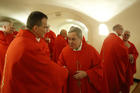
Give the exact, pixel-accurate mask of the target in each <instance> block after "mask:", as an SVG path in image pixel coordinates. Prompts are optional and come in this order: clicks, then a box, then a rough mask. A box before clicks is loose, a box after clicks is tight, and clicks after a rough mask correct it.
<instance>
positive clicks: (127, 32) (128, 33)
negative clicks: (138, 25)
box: [123, 30, 130, 41]
mask: <svg viewBox="0 0 140 93" xmlns="http://www.w3.org/2000/svg"><path fill="white" fill-rule="evenodd" d="M129 37H130V31H129V30H125V31H124V34H123V40H124V41H128V39H129Z"/></svg>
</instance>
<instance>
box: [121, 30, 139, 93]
mask: <svg viewBox="0 0 140 93" xmlns="http://www.w3.org/2000/svg"><path fill="white" fill-rule="evenodd" d="M129 37H130V32H129V31H128V30H126V31H125V32H124V34H123V41H124V43H125V46H126V47H128V53H129V63H128V70H127V82H128V88H126V93H129V90H130V86H131V85H133V76H134V74H135V73H136V59H137V57H138V51H137V49H136V47H135V45H134V44H133V43H132V42H130V41H128V40H129Z"/></svg>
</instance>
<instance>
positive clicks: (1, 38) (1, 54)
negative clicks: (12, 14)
mask: <svg viewBox="0 0 140 93" xmlns="http://www.w3.org/2000/svg"><path fill="white" fill-rule="evenodd" d="M12 27H13V24H12V23H8V24H5V25H4V29H5V31H0V82H1V80H2V74H3V68H4V63H5V54H6V51H7V48H8V46H9V44H10V43H11V41H12V40H13V38H14V35H13V34H12V33H13V29H12Z"/></svg>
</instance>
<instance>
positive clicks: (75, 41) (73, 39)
mask: <svg viewBox="0 0 140 93" xmlns="http://www.w3.org/2000/svg"><path fill="white" fill-rule="evenodd" d="M81 42H82V39H81V38H79V37H78V36H77V34H76V33H75V32H71V33H68V43H69V46H70V47H71V48H72V49H77V48H79V46H80V44H81Z"/></svg>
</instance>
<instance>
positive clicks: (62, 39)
mask: <svg viewBox="0 0 140 93" xmlns="http://www.w3.org/2000/svg"><path fill="white" fill-rule="evenodd" d="M66 45H67V31H66V30H64V29H62V30H61V32H60V34H59V35H58V36H57V38H56V39H55V41H54V47H53V57H52V59H53V61H54V62H57V60H58V57H59V55H60V53H61V51H62V49H63V48H64V47H65V46H66Z"/></svg>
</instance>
